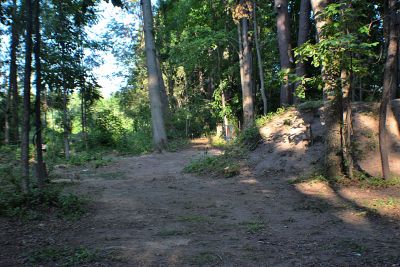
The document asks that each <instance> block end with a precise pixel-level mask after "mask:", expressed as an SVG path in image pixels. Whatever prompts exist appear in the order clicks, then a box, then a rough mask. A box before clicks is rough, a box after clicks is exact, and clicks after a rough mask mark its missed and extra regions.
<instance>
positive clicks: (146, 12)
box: [141, 0, 167, 151]
mask: <svg viewBox="0 0 400 267" xmlns="http://www.w3.org/2000/svg"><path fill="white" fill-rule="evenodd" d="M141 6H142V12H143V23H144V26H143V30H144V37H145V48H146V63H147V74H148V87H149V93H150V106H151V120H152V125H153V127H152V129H153V145H154V148H155V149H156V150H158V151H162V150H163V149H164V147H165V145H166V142H167V134H166V131H165V123H164V116H163V112H162V110H163V108H162V106H163V104H162V100H161V84H160V81H161V80H162V79H163V78H162V77H160V75H161V73H160V71H158V68H157V55H156V47H155V42H154V35H153V32H154V29H153V13H152V10H151V1H150V0H141Z"/></svg>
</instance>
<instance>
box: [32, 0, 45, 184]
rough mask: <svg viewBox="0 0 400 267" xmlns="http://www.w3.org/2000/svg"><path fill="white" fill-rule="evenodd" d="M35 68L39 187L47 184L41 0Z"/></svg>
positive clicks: (36, 23) (38, 1) (36, 6)
mask: <svg viewBox="0 0 400 267" xmlns="http://www.w3.org/2000/svg"><path fill="white" fill-rule="evenodd" d="M34 3H35V35H36V39H35V47H34V53H35V68H36V100H35V115H36V117H35V125H36V162H37V163H36V177H37V180H38V186H39V188H43V187H44V185H45V179H46V176H45V170H44V163H43V151H42V118H41V100H40V98H41V94H42V73H41V72H42V65H41V62H40V59H41V54H40V49H41V34H40V0H35V2H34Z"/></svg>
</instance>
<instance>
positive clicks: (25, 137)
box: [21, 0, 33, 192]
mask: <svg viewBox="0 0 400 267" xmlns="http://www.w3.org/2000/svg"><path fill="white" fill-rule="evenodd" d="M32 13H33V12H32V1H31V0H26V1H25V21H26V38H25V77H24V102H23V103H24V104H23V114H24V117H23V124H22V138H21V139H22V140H21V160H22V176H23V185H22V186H23V189H24V191H25V192H28V191H29V190H30V181H29V130H30V129H29V123H30V120H29V118H30V103H31V101H30V97H31V73H32V30H33V25H32Z"/></svg>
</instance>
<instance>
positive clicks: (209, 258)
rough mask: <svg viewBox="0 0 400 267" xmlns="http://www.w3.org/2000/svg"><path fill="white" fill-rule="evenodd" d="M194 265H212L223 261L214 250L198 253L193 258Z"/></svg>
mask: <svg viewBox="0 0 400 267" xmlns="http://www.w3.org/2000/svg"><path fill="white" fill-rule="evenodd" d="M191 262H192V264H193V265H196V266H203V265H211V266H214V265H216V264H218V263H220V262H222V259H221V257H219V256H218V255H216V254H215V253H212V252H201V253H200V254H199V255H196V256H194V257H193V259H192V260H191Z"/></svg>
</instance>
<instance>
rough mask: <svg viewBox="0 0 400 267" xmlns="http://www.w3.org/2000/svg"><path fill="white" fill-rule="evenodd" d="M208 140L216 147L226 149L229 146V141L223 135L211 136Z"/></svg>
mask: <svg viewBox="0 0 400 267" xmlns="http://www.w3.org/2000/svg"><path fill="white" fill-rule="evenodd" d="M208 141H209V143H210V144H211V146H212V147H216V148H221V149H224V148H226V147H228V146H229V142H227V141H226V140H225V139H224V138H223V137H221V136H217V135H214V136H209V137H208Z"/></svg>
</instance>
